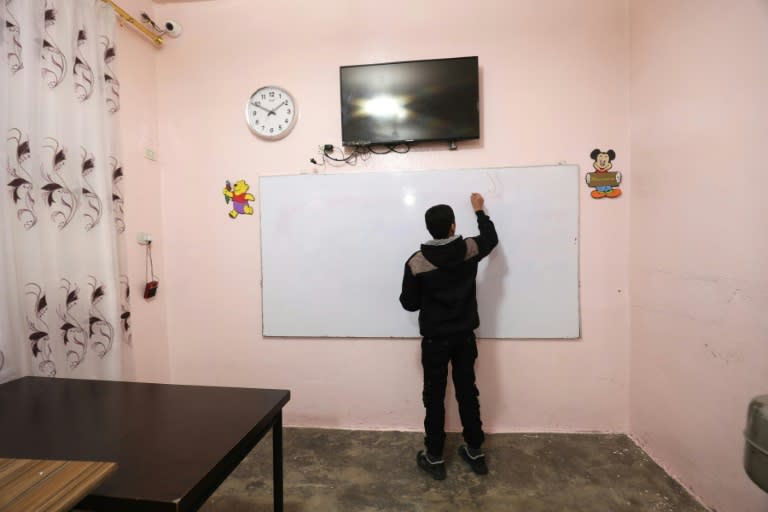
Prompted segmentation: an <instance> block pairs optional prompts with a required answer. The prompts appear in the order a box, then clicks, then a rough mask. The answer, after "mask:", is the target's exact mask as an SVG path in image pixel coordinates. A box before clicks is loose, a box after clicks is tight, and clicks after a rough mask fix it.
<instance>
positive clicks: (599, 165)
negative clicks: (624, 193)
mask: <svg viewBox="0 0 768 512" xmlns="http://www.w3.org/2000/svg"><path fill="white" fill-rule="evenodd" d="M589 156H590V158H592V160H594V163H593V164H592V167H594V168H595V172H588V173H587V176H586V177H585V179H586V181H587V186H588V187H592V188H594V189H595V190H593V191H592V197H594V198H595V199H602V198H604V197H619V196H620V195H621V189H620V188H619V184H621V173H620V172H616V171H611V169H612V168H613V161H614V160H615V159H616V152H615V151H614V150H612V149H609V150H608V151H602V150H600V149H594V150H592V153H590V155H589Z"/></svg>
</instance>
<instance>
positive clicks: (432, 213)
mask: <svg viewBox="0 0 768 512" xmlns="http://www.w3.org/2000/svg"><path fill="white" fill-rule="evenodd" d="M424 220H425V221H426V222H427V231H429V234H430V235H432V237H433V238H435V239H438V240H439V239H442V238H448V233H450V232H451V225H453V224H455V223H456V218H455V217H454V216H453V209H452V208H451V207H450V206H448V205H447V204H438V205H435V206H433V207H432V208H430V209H429V210H427V213H425V214H424Z"/></svg>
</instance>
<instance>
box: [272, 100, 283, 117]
mask: <svg viewBox="0 0 768 512" xmlns="http://www.w3.org/2000/svg"><path fill="white" fill-rule="evenodd" d="M283 105H285V101H281V102H280V104H279V105H278V106H276V107H275V108H274V110H272V114H275V115H277V114H276V112H277V111H278V110H280V107H282V106H283Z"/></svg>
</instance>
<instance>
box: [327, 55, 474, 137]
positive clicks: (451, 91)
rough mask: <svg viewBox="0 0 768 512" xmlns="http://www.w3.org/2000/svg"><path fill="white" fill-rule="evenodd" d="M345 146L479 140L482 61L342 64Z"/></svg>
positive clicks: (459, 59) (449, 60) (434, 60)
mask: <svg viewBox="0 0 768 512" xmlns="http://www.w3.org/2000/svg"><path fill="white" fill-rule="evenodd" d="M340 78H341V138H342V144H343V145H345V146H365V145H370V144H395V143H401V142H420V141H438V140H447V141H455V140H466V139H477V138H479V137H480V119H479V112H478V98H479V93H478V70H477V57H459V58H453V59H433V60H418V61H409V62H389V63H384V64H369V65H360V66H342V67H341V69H340Z"/></svg>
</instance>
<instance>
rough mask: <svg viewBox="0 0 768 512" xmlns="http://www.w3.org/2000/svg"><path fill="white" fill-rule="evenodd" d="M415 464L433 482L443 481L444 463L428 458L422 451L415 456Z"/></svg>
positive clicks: (440, 460)
mask: <svg viewBox="0 0 768 512" xmlns="http://www.w3.org/2000/svg"><path fill="white" fill-rule="evenodd" d="M416 464H418V465H419V467H420V468H421V469H423V470H424V471H426V472H427V473H429V474H430V475H431V476H432V478H434V479H435V480H445V461H443V459H437V458H434V457H432V456H430V455H429V454H428V453H426V452H425V451H424V450H421V451H420V452H419V453H417V454H416Z"/></svg>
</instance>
